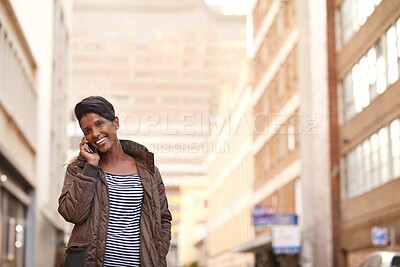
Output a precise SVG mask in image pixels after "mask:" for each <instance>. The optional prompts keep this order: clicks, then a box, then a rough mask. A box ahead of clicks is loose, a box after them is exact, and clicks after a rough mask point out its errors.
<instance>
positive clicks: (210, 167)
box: [200, 54, 254, 267]
mask: <svg viewBox="0 0 400 267" xmlns="http://www.w3.org/2000/svg"><path fill="white" fill-rule="evenodd" d="M244 57H245V55H244V54H243V58H244ZM250 77H251V76H250V73H249V66H248V65H247V62H246V64H244V66H243V68H242V70H241V72H240V75H238V79H236V80H234V81H232V83H231V84H229V85H227V86H226V87H224V88H223V91H222V94H221V98H220V106H219V113H218V117H217V118H218V121H217V123H215V124H214V126H213V127H212V129H211V132H210V134H211V135H210V139H209V143H210V144H211V145H210V151H209V154H208V156H207V158H206V160H205V166H206V169H207V171H208V177H209V178H208V179H209V185H208V192H207V194H208V197H207V207H208V215H207V218H208V219H207V236H206V238H205V240H204V243H205V244H206V256H207V265H206V266H210V267H212V266H216V267H235V266H252V264H254V257H253V255H252V254H244V253H237V252H236V251H235V250H236V248H237V246H239V245H240V244H242V243H244V242H247V241H249V240H250V239H252V238H253V237H254V229H253V226H252V222H251V211H252V207H253V176H254V174H253V147H252V143H253V140H252V139H253V136H252V129H253V127H252V115H251V114H252V92H251V87H250V83H249V82H250V80H249V78H250ZM200 247H201V244H200Z"/></svg>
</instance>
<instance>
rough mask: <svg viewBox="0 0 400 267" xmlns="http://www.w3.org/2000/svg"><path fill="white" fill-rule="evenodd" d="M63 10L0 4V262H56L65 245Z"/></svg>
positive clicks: (64, 5) (59, 4)
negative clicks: (61, 204) (61, 210)
mask: <svg viewBox="0 0 400 267" xmlns="http://www.w3.org/2000/svg"><path fill="white" fill-rule="evenodd" d="M67 14H68V1H54V2H51V1H46V2H42V3H41V4H38V5H36V4H35V3H30V2H29V3H27V2H24V3H22V2H20V1H13V0H10V1H8V0H5V1H1V2H0V81H1V83H0V92H1V93H0V114H1V115H0V117H1V122H0V125H1V126H0V127H1V128H0V129H1V130H0V131H1V135H2V138H1V141H0V159H1V163H0V175H1V176H0V177H1V182H0V198H1V220H0V265H1V266H5V267H14V266H27V267H28V266H54V265H56V263H57V262H59V260H60V254H61V251H62V250H63V232H62V230H63V221H62V220H61V217H60V216H58V214H57V198H58V194H59V192H60V191H59V190H60V187H61V182H62V177H63V172H64V170H63V162H64V158H65V151H66V145H65V143H66V142H67V141H68V139H66V136H65V129H66V126H65V125H66V119H65V115H64V114H65V110H64V109H63V106H62V103H66V99H65V92H66V84H65V81H66V72H65V70H66V68H65V65H66V64H67V62H68V58H67V56H68V53H66V51H67V47H68V40H67V39H68V38H67V36H68V24H67V23H66V21H67V20H68V15H67ZM53 48H54V49H53ZM56 54H57V55H56ZM53 78H54V79H53ZM60 103H61V105H60ZM52 115H53V116H52ZM49 140H50V141H49Z"/></svg>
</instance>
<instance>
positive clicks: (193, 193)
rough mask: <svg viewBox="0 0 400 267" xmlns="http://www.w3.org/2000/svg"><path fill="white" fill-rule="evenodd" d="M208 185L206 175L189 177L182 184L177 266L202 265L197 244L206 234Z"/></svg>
mask: <svg viewBox="0 0 400 267" xmlns="http://www.w3.org/2000/svg"><path fill="white" fill-rule="evenodd" d="M207 187H208V180H207V178H206V177H204V176H200V177H187V179H185V180H184V181H183V182H182V184H181V186H180V192H181V193H180V220H179V229H178V240H177V241H178V242H177V243H178V264H177V266H186V267H190V266H193V264H195V263H196V264H197V266H201V265H200V260H201V259H200V257H199V256H200V255H199V254H198V251H197V249H196V246H195V244H196V243H197V242H198V241H199V240H201V239H204V237H205V235H206V220H207V206H206V203H207ZM203 266H204V265H203Z"/></svg>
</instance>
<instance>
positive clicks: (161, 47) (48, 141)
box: [0, 0, 400, 267]
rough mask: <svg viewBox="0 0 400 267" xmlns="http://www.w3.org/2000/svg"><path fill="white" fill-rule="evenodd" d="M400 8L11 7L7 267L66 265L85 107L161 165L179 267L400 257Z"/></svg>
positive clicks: (134, 1) (63, 0) (143, 0)
mask: <svg viewBox="0 0 400 267" xmlns="http://www.w3.org/2000/svg"><path fill="white" fill-rule="evenodd" d="M399 18H400V1H399V0H318V1H315V0H230V1H228V0H204V1H203V0H114V1H106V0H30V1H28V0H0V134H1V135H0V199H1V214H0V215H1V220H0V266H2V267H3V266H4V267H17V266H18V267H19V266H21V267H22V266H26V267H33V266H35V267H47V266H58V264H59V262H60V261H61V257H62V255H63V252H64V246H65V243H66V241H67V240H68V236H69V233H70V231H71V225H68V224H67V223H65V221H64V220H63V219H62V218H61V217H60V216H59V215H58V213H57V206H58V202H57V200H58V196H59V194H60V190H61V186H62V182H63V178H64V164H65V162H66V161H67V159H68V158H70V157H71V155H74V153H75V152H76V150H77V148H78V143H79V141H80V140H81V138H82V132H81V130H80V128H79V125H78V124H77V122H76V119H75V117H74V113H73V108H74V106H75V104H76V103H77V102H78V101H80V100H81V99H82V98H84V97H86V96H89V95H102V96H104V97H105V98H107V99H108V100H109V101H110V102H111V103H113V104H114V106H115V108H116V114H117V116H118V117H119V119H120V122H121V127H120V130H119V137H120V138H121V139H130V140H134V141H136V142H139V143H142V144H144V145H146V146H147V147H148V148H149V149H150V150H151V151H152V152H154V153H155V161H156V165H157V166H158V167H159V169H160V171H161V173H162V176H163V179H164V183H165V185H166V189H167V196H168V200H169V206H170V209H171V211H172V213H173V228H172V230H173V231H172V234H173V236H172V242H171V247H170V251H169V254H168V266H170V267H178V266H179V267H196V266H210V267H214V266H215V267H252V266H257V267H258V266H262V267H264V266H266V267H270V266H271V267H272V266H279V267H284V266H285V267H294V266H310V267H311V266H316V267H330V266H347V267H358V266H359V265H360V264H361V262H362V261H363V260H364V258H365V257H366V256H367V255H368V254H370V253H372V252H374V251H377V250H399V249H400V205H399V204H400V194H399V192H400V179H399V178H400V81H399V74H400V19H399Z"/></svg>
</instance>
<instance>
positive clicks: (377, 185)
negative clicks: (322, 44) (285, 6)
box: [330, 0, 400, 267]
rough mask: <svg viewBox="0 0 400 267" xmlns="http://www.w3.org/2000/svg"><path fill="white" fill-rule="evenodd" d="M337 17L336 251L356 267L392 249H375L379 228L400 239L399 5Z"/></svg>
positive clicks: (352, 9)
mask: <svg viewBox="0 0 400 267" xmlns="http://www.w3.org/2000/svg"><path fill="white" fill-rule="evenodd" d="M331 13H332V14H334V16H332V17H333V18H334V21H335V24H334V25H332V26H334V29H335V31H333V34H335V33H336V34H335V37H336V41H335V39H333V38H331V42H332V43H333V42H334V43H333V46H332V47H335V46H336V49H335V50H333V49H331V51H330V52H331V63H332V65H333V67H335V69H336V72H335V75H334V76H332V79H333V83H332V85H331V87H332V89H333V90H337V92H338V94H337V95H338V101H337V102H338V105H337V114H338V117H339V119H338V123H337V127H338V140H337V151H336V153H337V154H338V158H339V159H340V163H339V164H340V167H341V168H340V169H341V172H340V177H341V179H340V200H341V201H340V203H339V204H340V205H339V206H338V207H336V209H339V210H340V217H339V219H340V229H341V230H340V231H338V238H339V240H340V245H338V248H339V249H340V251H342V253H341V254H339V256H340V260H341V262H340V263H341V265H340V266H348V267H354V266H358V265H359V264H360V262H361V261H362V260H363V259H364V258H365V256H366V255H367V254H369V253H371V252H372V251H375V250H389V249H390V247H389V244H388V245H387V246H386V247H385V246H384V247H374V246H373V245H372V240H371V228H372V227H373V226H381V227H387V228H391V227H393V229H394V230H395V237H396V240H399V237H400V234H399V233H400V210H399V203H400V198H399V197H398V194H397V192H398V191H399V187H400V180H399V179H398V178H400V81H399V74H400V2H399V1H391V0H379V1H378V0H375V1H365V3H361V2H359V1H352V0H343V1H336V2H335V5H333V4H332V5H331ZM397 244H398V242H397ZM397 244H396V247H395V248H396V249H398V246H397Z"/></svg>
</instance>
